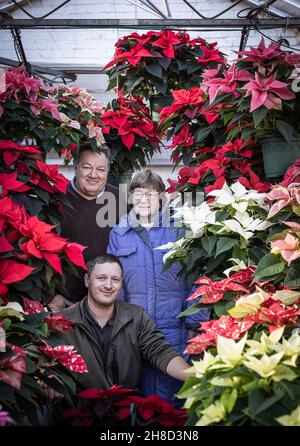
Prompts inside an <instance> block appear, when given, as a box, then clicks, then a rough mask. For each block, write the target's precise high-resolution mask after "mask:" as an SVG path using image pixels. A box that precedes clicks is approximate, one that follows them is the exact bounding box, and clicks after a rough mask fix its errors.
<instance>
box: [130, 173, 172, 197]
mask: <svg viewBox="0 0 300 446" xmlns="http://www.w3.org/2000/svg"><path fill="white" fill-rule="evenodd" d="M138 187H140V188H141V189H153V190H155V191H157V192H159V193H161V192H164V191H165V189H166V188H165V185H164V183H163V180H162V178H161V176H160V175H158V174H157V173H154V172H152V170H151V169H144V170H141V171H140V172H138V173H136V174H135V176H134V177H133V180H132V181H131V183H130V186H129V192H133V191H134V190H135V189H137V188H138Z"/></svg>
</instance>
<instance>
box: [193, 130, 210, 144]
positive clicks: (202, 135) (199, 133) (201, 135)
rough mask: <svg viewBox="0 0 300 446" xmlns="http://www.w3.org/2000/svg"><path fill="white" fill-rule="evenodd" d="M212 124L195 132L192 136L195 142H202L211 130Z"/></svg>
mask: <svg viewBox="0 0 300 446" xmlns="http://www.w3.org/2000/svg"><path fill="white" fill-rule="evenodd" d="M213 128H214V127H213V126H209V127H205V128H203V129H199V130H197V131H196V132H195V135H194V138H195V142H197V143H198V142H202V141H203V140H204V139H205V138H206V137H207V136H208V135H209V134H210V133H211V132H212V130H213Z"/></svg>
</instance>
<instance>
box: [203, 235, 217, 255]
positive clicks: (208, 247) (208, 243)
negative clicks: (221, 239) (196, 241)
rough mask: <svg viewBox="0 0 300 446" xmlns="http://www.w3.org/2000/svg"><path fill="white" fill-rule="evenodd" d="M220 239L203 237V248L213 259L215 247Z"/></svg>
mask: <svg viewBox="0 0 300 446" xmlns="http://www.w3.org/2000/svg"><path fill="white" fill-rule="evenodd" d="M217 240H218V238H217V237H215V236H212V237H202V239H201V242H202V246H203V248H204V249H205V251H206V252H207V254H208V256H209V257H211V255H212V252H213V250H214V247H215V246H216V243H217Z"/></svg>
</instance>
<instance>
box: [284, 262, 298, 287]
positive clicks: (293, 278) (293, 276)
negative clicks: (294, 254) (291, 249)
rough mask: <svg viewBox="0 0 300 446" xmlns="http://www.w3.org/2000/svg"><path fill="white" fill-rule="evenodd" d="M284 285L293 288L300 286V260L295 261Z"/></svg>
mask: <svg viewBox="0 0 300 446" xmlns="http://www.w3.org/2000/svg"><path fill="white" fill-rule="evenodd" d="M284 285H287V286H289V287H291V288H295V287H296V288H298V287H299V286H300V264H299V262H293V263H292V265H291V266H290V268H289V269H288V273H287V275H286V278H285V281H284Z"/></svg>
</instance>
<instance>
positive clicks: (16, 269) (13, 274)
mask: <svg viewBox="0 0 300 446" xmlns="http://www.w3.org/2000/svg"><path fill="white" fill-rule="evenodd" d="M34 269H35V268H32V267H31V266H28V265H24V264H23V263H19V262H16V261H15V260H8V259H2V260H1V262H0V300H3V301H4V303H7V299H6V295H7V293H8V286H7V285H9V284H11V283H16V282H20V281H21V280H24V279H26V277H28V276H29V274H31V273H32V271H34Z"/></svg>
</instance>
